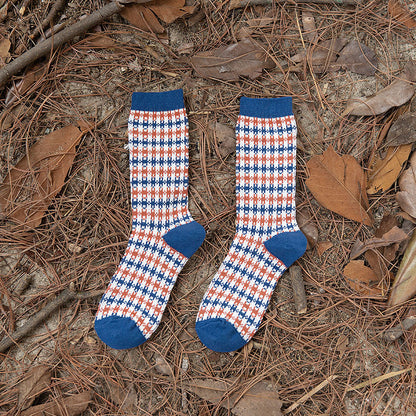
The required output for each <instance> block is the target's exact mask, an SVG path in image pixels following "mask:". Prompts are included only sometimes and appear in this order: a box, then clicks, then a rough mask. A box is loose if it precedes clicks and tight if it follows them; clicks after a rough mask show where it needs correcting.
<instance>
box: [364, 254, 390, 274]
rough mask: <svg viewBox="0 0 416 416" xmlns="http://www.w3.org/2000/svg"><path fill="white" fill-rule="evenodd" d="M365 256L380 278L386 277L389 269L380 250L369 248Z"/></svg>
mask: <svg viewBox="0 0 416 416" xmlns="http://www.w3.org/2000/svg"><path fill="white" fill-rule="evenodd" d="M364 257H365V260H366V261H367V263H368V265H369V266H370V268H371V269H372V270H373V271H374V273H375V274H376V275H377V278H378V280H382V279H384V278H385V277H386V275H387V273H388V269H387V267H386V263H385V261H384V258H383V256H382V255H381V253H380V251H379V250H367V251H366V252H365V254H364Z"/></svg>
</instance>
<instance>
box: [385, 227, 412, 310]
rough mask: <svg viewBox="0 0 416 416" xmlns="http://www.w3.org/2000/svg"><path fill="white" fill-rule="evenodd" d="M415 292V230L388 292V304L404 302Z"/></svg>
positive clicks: (393, 304)
mask: <svg viewBox="0 0 416 416" xmlns="http://www.w3.org/2000/svg"><path fill="white" fill-rule="evenodd" d="M415 294H416V231H414V232H413V235H412V238H411V240H410V242H409V244H408V246H407V249H406V252H405V253H404V255H403V259H402V262H401V263H400V267H399V271H398V272H397V275H396V278H395V280H394V283H393V287H392V289H391V292H390V298H389V305H390V306H395V305H398V304H400V303H402V302H406V301H407V300H409V299H410V298H412V297H413V296H414V295H415Z"/></svg>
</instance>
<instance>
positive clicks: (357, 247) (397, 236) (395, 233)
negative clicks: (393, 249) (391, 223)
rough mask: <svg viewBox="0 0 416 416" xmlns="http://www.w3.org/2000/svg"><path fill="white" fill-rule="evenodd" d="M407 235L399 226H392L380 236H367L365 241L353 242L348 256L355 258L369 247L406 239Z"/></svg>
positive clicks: (373, 247)
mask: <svg viewBox="0 0 416 416" xmlns="http://www.w3.org/2000/svg"><path fill="white" fill-rule="evenodd" d="M407 237H408V235H407V234H406V233H405V232H404V231H403V230H402V229H401V228H399V227H393V228H392V229H391V230H390V231H388V232H386V233H385V234H383V236H382V237H381V238H377V237H374V238H369V239H368V240H366V241H365V242H361V241H360V240H359V239H357V241H356V242H355V243H354V245H353V247H352V249H351V254H350V258H351V259H356V258H357V257H358V256H361V254H363V253H364V252H365V251H367V250H370V249H375V248H378V247H385V246H389V245H390V244H394V243H400V242H402V241H403V240H406V238H407Z"/></svg>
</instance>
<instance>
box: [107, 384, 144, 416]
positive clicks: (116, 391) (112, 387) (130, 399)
mask: <svg viewBox="0 0 416 416" xmlns="http://www.w3.org/2000/svg"><path fill="white" fill-rule="evenodd" d="M107 382H108V385H109V392H110V397H111V401H112V402H114V403H116V404H117V405H118V406H120V410H122V411H124V412H125V414H126V415H130V414H131V415H133V414H135V413H136V411H137V406H138V397H137V392H136V389H135V387H134V384H133V383H131V384H130V385H129V386H128V387H127V388H125V387H123V386H120V384H118V383H116V382H115V381H113V380H111V379H108V380H107Z"/></svg>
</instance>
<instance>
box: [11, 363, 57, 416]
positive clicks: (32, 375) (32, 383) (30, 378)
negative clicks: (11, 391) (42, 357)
mask: <svg viewBox="0 0 416 416" xmlns="http://www.w3.org/2000/svg"><path fill="white" fill-rule="evenodd" d="M51 377H52V374H51V370H50V367H49V366H47V365H38V366H36V367H33V368H31V369H30V370H29V371H28V373H27V374H26V375H25V378H24V380H23V381H21V382H20V383H19V384H18V386H17V389H18V392H19V398H18V404H19V406H21V409H22V410H24V409H26V408H28V407H29V406H31V405H32V403H33V402H34V401H35V398H36V397H37V396H38V395H39V394H40V393H42V392H43V391H44V390H45V388H46V387H48V386H49V385H50V383H51Z"/></svg>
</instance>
